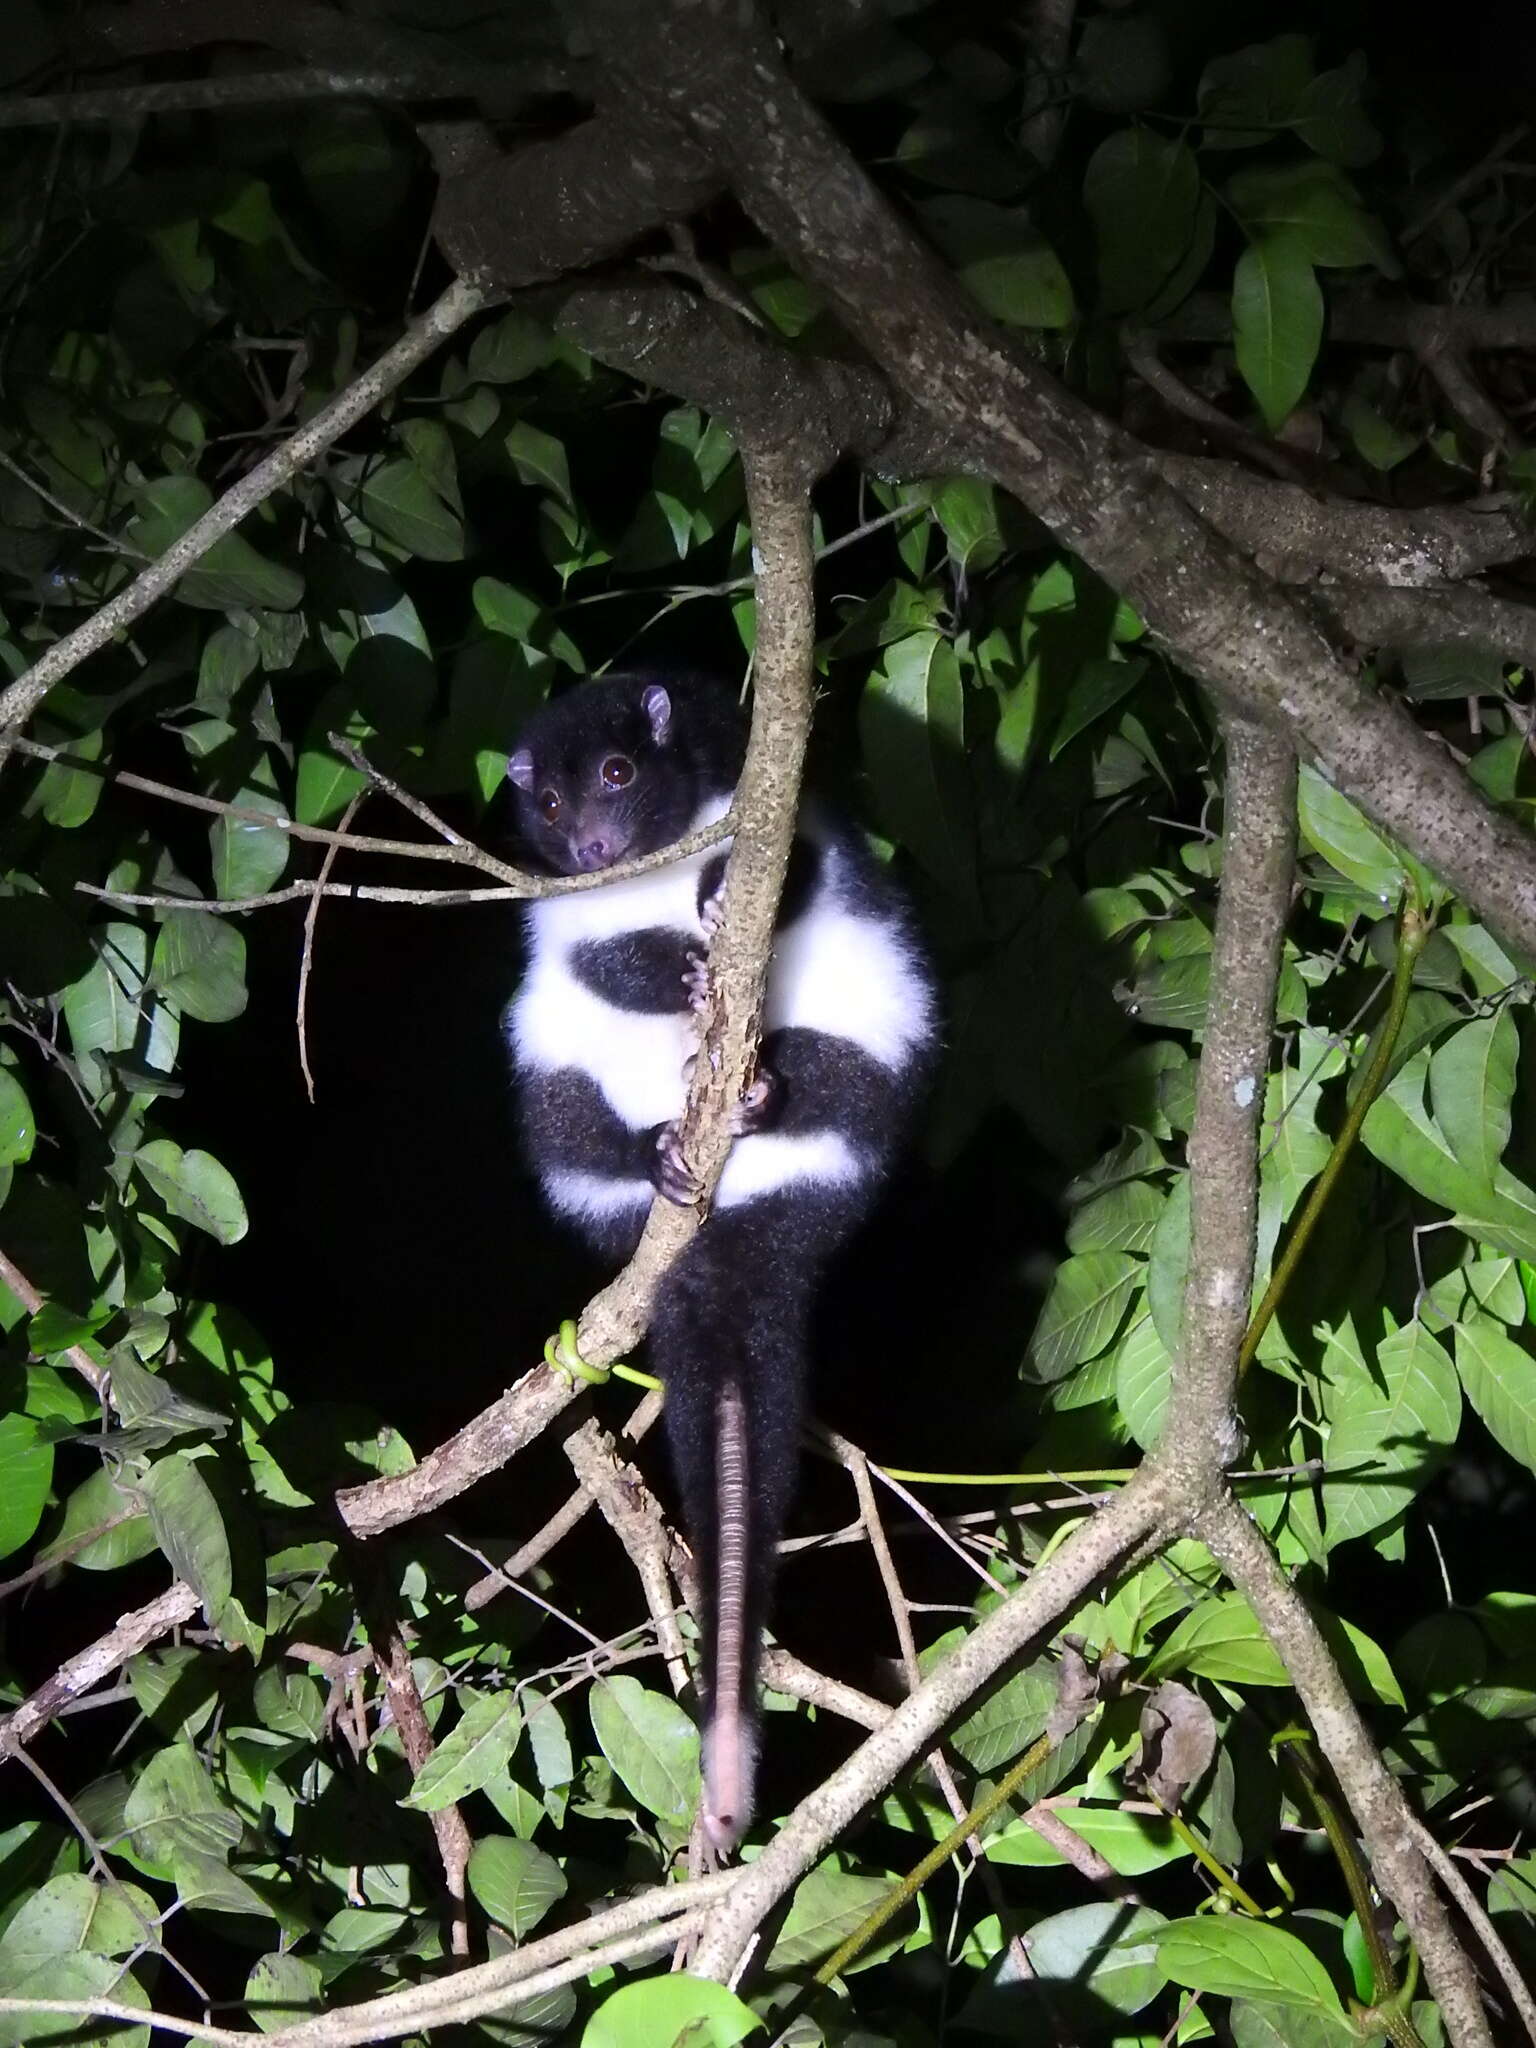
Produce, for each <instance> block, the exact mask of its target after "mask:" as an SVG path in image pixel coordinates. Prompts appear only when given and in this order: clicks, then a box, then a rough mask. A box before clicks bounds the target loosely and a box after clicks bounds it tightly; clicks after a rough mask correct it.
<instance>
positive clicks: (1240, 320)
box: [1232, 235, 1323, 431]
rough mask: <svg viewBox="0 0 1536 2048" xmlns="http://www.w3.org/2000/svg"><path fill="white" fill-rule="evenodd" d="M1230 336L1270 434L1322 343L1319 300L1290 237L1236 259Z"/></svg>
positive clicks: (1259, 244)
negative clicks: (1231, 335)
mask: <svg viewBox="0 0 1536 2048" xmlns="http://www.w3.org/2000/svg"><path fill="white" fill-rule="evenodd" d="M1232 334H1233V340H1234V342H1235V344H1236V348H1237V367H1238V369H1239V370H1240V371H1241V372H1242V377H1243V382H1244V383H1245V384H1246V385H1247V386H1248V389H1249V390H1250V391H1251V392H1252V393H1253V395H1254V397H1255V399H1257V401H1258V405H1259V410H1260V412H1262V413H1263V415H1264V419H1265V423H1266V425H1267V426H1268V427H1269V428H1270V429H1271V431H1273V430H1274V429H1275V428H1277V427H1279V426H1280V425H1282V424H1283V422H1284V421H1285V419H1286V418H1287V416H1288V415H1289V414H1290V413H1291V412H1292V411H1293V409H1294V408H1295V406H1296V404H1297V402H1298V401H1299V399H1300V398H1301V396H1302V394H1303V393H1304V392H1305V390H1306V388H1307V383H1308V380H1309V378H1310V377H1311V375H1312V365H1313V364H1314V363H1315V362H1316V361H1317V351H1318V348H1319V346H1320V345H1321V342H1322V338H1323V295H1322V292H1321V291H1320V290H1319V289H1318V283H1317V277H1316V274H1315V273H1314V271H1313V268H1312V265H1311V262H1310V261H1309V259H1308V257H1307V255H1306V252H1305V250H1304V249H1303V248H1302V246H1301V244H1300V243H1299V242H1297V241H1295V240H1294V239H1293V238H1292V237H1290V236H1288V235H1267V236H1264V237H1263V238H1261V239H1260V240H1257V241H1254V242H1252V243H1250V244H1249V246H1248V247H1247V248H1246V249H1245V250H1244V251H1243V253H1242V255H1241V256H1239V258H1238V259H1237V268H1236V270H1235V271H1234V273H1233V278H1232Z"/></svg>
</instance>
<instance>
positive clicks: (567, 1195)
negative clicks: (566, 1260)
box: [540, 1170, 656, 1217]
mask: <svg viewBox="0 0 1536 2048" xmlns="http://www.w3.org/2000/svg"><path fill="white" fill-rule="evenodd" d="M540 1179H541V1181H542V1182H543V1186H544V1192H545V1194H546V1195H547V1196H548V1197H549V1205H550V1207H551V1208H552V1209H558V1210H559V1211H560V1213H561V1214H562V1215H564V1216H577V1217H581V1216H590V1217H601V1216H621V1215H623V1214H624V1212H625V1211H626V1210H630V1209H648V1208H649V1207H650V1206H651V1197H652V1196H653V1195H654V1194H655V1192H656V1190H655V1189H654V1188H653V1187H652V1186H651V1184H650V1182H649V1181H648V1180H609V1179H608V1178H607V1176H606V1175H605V1174H601V1173H577V1172H574V1171H565V1170H561V1171H558V1172H554V1173H545V1174H541V1175H540Z"/></svg>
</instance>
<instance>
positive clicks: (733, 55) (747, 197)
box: [593, 0, 1536, 959]
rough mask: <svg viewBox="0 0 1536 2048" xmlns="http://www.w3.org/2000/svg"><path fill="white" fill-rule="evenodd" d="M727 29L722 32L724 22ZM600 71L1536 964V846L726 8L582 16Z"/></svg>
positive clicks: (865, 331) (1199, 654)
mask: <svg viewBox="0 0 1536 2048" xmlns="http://www.w3.org/2000/svg"><path fill="white" fill-rule="evenodd" d="M728 15H729V19H730V22H731V26H729V27H728V26H727V17H728ZM593 17H594V20H595V22H596V23H597V24H598V26H599V29H600V32H601V35H602V38H603V47H604V51H605V57H606V59H607V61H608V62H609V63H610V64H611V65H612V67H613V68H614V70H615V72H616V73H617V72H622V73H623V75H624V76H625V78H626V79H627V81H628V82H629V84H630V86H631V89H632V90H633V91H634V93H635V94H636V96H637V98H638V99H639V100H640V101H641V102H643V103H644V104H645V105H646V106H647V107H648V108H649V109H650V110H652V111H653V112H654V113H656V114H657V115H658V116H660V115H662V114H668V113H669V114H670V115H671V117H672V118H673V119H674V120H676V121H679V122H686V124H687V126H688V129H689V132H690V133H691V134H693V135H694V136H696V137H698V138H700V139H702V140H703V141H705V142H706V143H707V145H708V147H709V148H710V149H711V150H712V151H714V152H715V154H716V155H717V156H718V158H719V160H720V161H721V162H722V163H723V164H724V165H725V166H726V167H727V168H728V170H729V173H730V177H731V182H732V185H733V187H734V189H735V191H736V193H737V196H738V197H739V198H740V199H741V201H742V202H743V204H744V205H745V206H746V208H747V210H748V212H749V213H751V214H752V216H753V217H754V218H755V219H756V221H757V222H758V224H759V226H760V227H762V229H763V230H764V232H765V233H767V234H768V235H769V236H770V237H771V238H772V239H773V240H774V241H775V242H776V243H777V244H778V246H779V247H780V248H781V249H782V250H783V251H784V252H785V253H786V254H787V255H788V256H789V257H790V258H791V259H792V260H793V261H794V262H795V263H796V264H797V265H798V266H799V267H800V268H801V269H802V270H803V271H804V272H805V274H806V275H807V276H808V277H810V278H811V279H812V280H813V281H814V282H815V283H817V284H819V285H820V286H821V287H822V288H823V289H824V290H825V291H826V292H827V293H828V294H829V295H830V296H831V297H832V299H833V301H834V303H835V304H836V305H837V306H838V307H839V308H840V309H841V311H842V312H843V313H844V315H845V317H846V318H847V320H848V322H849V324H850V326H851V328H852V330H853V331H854V332H855V333H857V334H858V335H859V337H860V339H861V341H862V342H863V343H864V344H865V346H866V347H868V348H869V349H870V351H871V353H872V354H873V355H874V356H875V357H876V359H877V360H878V361H879V362H881V363H883V364H884V366H885V368H886V369H887V371H888V372H889V374H890V375H891V377H892V378H893V379H894V381H895V382H896V383H897V384H898V385H899V386H900V387H901V389H903V390H904V391H906V392H907V393H908V395H909V397H911V398H912V399H913V400H914V401H916V402H917V403H919V404H922V405H926V406H927V408H928V409H929V410H930V411H931V412H932V413H934V415H935V416H936V417H937V418H938V419H939V420H940V421H941V423H943V424H944V425H946V426H948V427H950V428H951V429H953V430H955V431H957V432H960V433H971V434H975V433H976V432H977V431H978V429H979V430H981V432H982V433H983V434H984V436H985V439H986V444H987V448H988V451H989V452H988V458H987V459H988V462H989V465H990V469H991V473H992V475H993V476H994V477H995V479H996V480H997V481H998V482H999V483H1001V484H1002V485H1003V486H1004V487H1005V488H1007V489H1009V490H1011V491H1013V492H1014V493H1015V495H1016V496H1018V497H1019V498H1020V499H1022V500H1023V502H1024V503H1025V504H1026V505H1027V506H1028V508H1029V509H1030V510H1031V511H1032V512H1034V513H1035V514H1036V515H1037V516H1038V517H1040V518H1041V519H1042V520H1044V521H1045V523H1046V524H1047V525H1048V526H1050V527H1051V528H1052V530H1053V531H1054V532H1055V533H1057V534H1058V535H1059V536H1060V537H1061V538H1062V539H1063V540H1064V541H1066V542H1067V544H1068V545H1069V546H1071V547H1073V548H1074V549H1076V551H1077V552H1078V553H1079V554H1080V555H1081V556H1082V557H1083V559H1084V560H1085V561H1086V562H1087V563H1088V564H1089V565H1090V566H1091V567H1092V568H1094V569H1095V570H1097V571H1098V573H1099V574H1101V575H1102V576H1103V577H1104V578H1105V580H1106V581H1107V582H1108V583H1109V584H1110V585H1111V586H1112V587H1113V588H1114V589H1116V590H1117V591H1119V592H1120V593H1121V594H1122V595H1123V596H1124V597H1125V598H1126V599H1127V600H1128V601H1129V602H1130V603H1132V604H1134V605H1135V606H1136V607H1137V609H1138V611H1140V613H1141V614H1142V616H1143V617H1144V618H1145V619H1146V621H1147V623H1148V625H1149V626H1150V628H1151V629H1152V631H1153V632H1154V634H1155V635H1156V636H1157V638H1158V639H1159V640H1160V641H1161V643H1162V644H1163V645H1164V646H1166V647H1167V648H1168V649H1169V651H1170V653H1172V654H1173V655H1174V657H1175V658H1176V659H1177V660H1178V661H1180V662H1181V663H1182V665H1183V666H1184V667H1185V668H1187V669H1188V670H1189V672H1190V673H1191V674H1192V675H1195V676H1197V677H1199V678H1201V679H1203V680H1205V681H1207V682H1209V683H1210V684H1211V685H1212V686H1213V687H1214V688H1216V689H1217V690H1218V691H1219V692H1220V693H1221V694H1222V695H1223V696H1224V697H1225V698H1226V699H1227V701H1228V703H1229V704H1231V705H1232V706H1233V708H1234V709H1236V710H1239V711H1241V712H1243V713H1244V714H1245V715H1247V716H1248V717H1250V718H1257V719H1259V720H1261V721H1264V722H1267V723H1271V724H1274V725H1277V726H1279V727H1280V728H1281V729H1284V730H1287V731H1289V732H1292V733H1293V734H1294V735H1295V737H1296V739H1297V740H1298V742H1299V743H1300V744H1301V745H1302V746H1303V747H1304V748H1305V749H1306V751H1307V752H1308V753H1309V754H1310V755H1311V756H1313V757H1314V758H1315V759H1316V760H1317V761H1318V762H1319V763H1320V764H1321V765H1322V766H1323V767H1324V769H1325V770H1326V772H1327V773H1328V774H1329V775H1330V776H1331V777H1332V779H1333V780H1334V781H1335V782H1336V783H1337V784H1338V786H1339V787H1340V788H1341V789H1342V790H1343V791H1344V792H1345V793H1346V794H1347V795H1349V796H1350V797H1352V798H1353V799H1354V800H1355V801H1356V802H1357V803H1359V804H1360V805H1361V806H1362V808H1363V809H1365V810H1366V811H1367V812H1368V813H1369V814H1370V815H1371V816H1372V817H1373V818H1374V819H1375V820H1376V821H1377V823H1378V824H1380V825H1382V826H1383V827H1385V828H1386V830H1388V831H1389V832H1392V833H1394V834H1395V835H1396V836H1397V837H1398V838H1400V839H1401V840H1402V841H1403V842H1404V843H1405V844H1406V845H1408V846H1410V847H1411V848H1412V849H1413V850H1414V851H1415V852H1416V853H1418V854H1419V855H1420V857H1421V858H1422V859H1423V860H1425V861H1426V862H1427V863H1428V864H1429V865H1430V866H1431V867H1433V868H1434V869H1435V870H1436V871H1437V872H1438V873H1439V874H1441V875H1442V876H1443V877H1444V878H1445V880H1446V881H1447V882H1448V883H1449V884H1450V885H1451V886H1452V887H1453V888H1454V889H1455V890H1457V892H1458V893H1459V894H1460V895H1461V896H1462V897H1463V898H1464V899H1465V900H1466V901H1467V903H1468V904H1469V905H1471V906H1472V907H1473V908H1474V909H1475V910H1477V911H1478V912H1479V913H1480V914H1481V916H1482V917H1483V918H1484V919H1485V921H1486V922H1487V923H1488V924H1489V925H1490V926H1491V927H1492V928H1493V929H1494V931H1495V932H1496V934H1497V935H1498V936H1499V937H1500V938H1501V939H1503V941H1504V942H1505V943H1506V945H1509V946H1511V947H1513V948H1514V949H1515V950H1516V951H1517V952H1519V953H1520V954H1521V955H1523V956H1524V957H1525V958H1527V959H1536V840H1533V839H1532V837H1531V835H1530V834H1529V833H1527V832H1526V831H1525V830H1524V829H1523V828H1522V827H1521V826H1520V825H1518V824H1516V823H1515V822H1513V821H1512V820H1510V819H1507V818H1505V817H1503V816H1502V815H1501V814H1500V813H1499V812H1498V811H1497V810H1496V809H1495V808H1494V807H1493V806H1492V805H1491V804H1490V803H1488V802H1487V801H1486V800H1485V799H1484V798H1483V796H1482V795H1481V793H1480V792H1479V791H1477V790H1476V789H1475V787H1474V786H1473V785H1472V784H1471V783H1470V782H1469V781H1468V780H1467V779H1466V777H1464V776H1463V775H1462V774H1461V773H1460V771H1459V770H1458V769H1457V767H1456V766H1455V764H1454V763H1453V762H1452V761H1451V760H1450V759H1448V757H1447V756H1446V755H1445V753H1444V752H1443V750H1442V749H1440V748H1439V747H1437V746H1436V745H1435V743H1434V741H1433V740H1432V739H1431V738H1430V737H1429V736H1428V735H1426V734H1425V733H1423V732H1421V731H1420V730H1419V728H1418V727H1417V726H1416V725H1415V724H1414V723H1413V721H1412V719H1411V718H1409V717H1408V716H1407V714H1406V713H1405V712H1404V711H1403V710H1402V709H1401V707H1400V706H1398V705H1396V704H1393V703H1391V702H1388V701H1386V700H1384V699H1382V698H1380V697H1378V696H1376V695H1375V694H1374V693H1373V692H1372V691H1370V690H1369V689H1367V688H1366V687H1365V685H1364V684H1363V683H1362V682H1361V681H1360V679H1359V678H1358V676H1356V675H1355V674H1354V673H1353V672H1352V671H1351V670H1350V669H1349V668H1347V667H1346V666H1345V665H1344V664H1343V662H1341V661H1340V659H1339V658H1338V656H1337V655H1336V653H1335V652H1334V650H1333V649H1332V648H1331V647H1330V646H1329V644H1328V642H1327V640H1326V639H1325V638H1324V636H1323V634H1322V632H1321V631H1320V629H1319V627H1318V625H1317V623H1316V621H1315V619H1314V618H1313V616H1312V615H1311V613H1310V612H1309V611H1308V610H1307V609H1305V608H1304V607H1303V606H1301V605H1299V604H1297V603H1296V602H1294V601H1293V600H1291V599H1290V598H1288V597H1287V596H1285V595H1284V594H1283V593H1282V592H1281V591H1279V590H1278V589H1277V588H1276V587H1275V586H1274V584H1273V583H1272V582H1271V581H1270V580H1269V579H1267V578H1265V577H1264V576H1262V575H1261V574H1260V573H1259V572H1258V570H1257V569H1256V568H1255V567H1254V565H1253V564H1252V563H1250V562H1248V561H1246V560H1245V559H1244V558H1243V557H1242V556H1241V555H1240V554H1238V552H1237V551H1236V550H1235V549H1234V548H1233V547H1232V546H1231V545H1230V543H1228V542H1226V541H1225V540H1223V539H1222V538H1221V537H1220V536H1219V535H1218V534H1217V533H1216V532H1215V530H1214V529H1213V528H1211V527H1210V526H1208V525H1207V524H1206V523H1205V522H1204V521H1203V520H1201V519H1200V518H1199V516H1198V515H1197V514H1196V513H1195V512H1194V511H1193V509H1192V508H1191V507H1190V506H1189V505H1188V504H1187V503H1186V502H1185V501H1184V500H1183V499H1182V498H1181V497H1180V496H1179V495H1178V493H1177V492H1175V491H1174V490H1173V489H1172V488H1171V487H1170V486H1169V485H1168V484H1166V483H1165V482H1164V481H1163V480H1162V478H1161V477H1160V476H1159V475H1158V473H1157V471H1156V469H1155V467H1154V466H1153V464H1152V463H1151V462H1150V461H1148V460H1147V459H1146V458H1145V457H1144V456H1142V455H1140V453H1139V452H1138V450H1137V449H1136V448H1135V446H1134V444H1132V443H1130V442H1129V441H1128V440H1127V438H1126V437H1125V436H1124V435H1123V434H1121V433H1120V432H1119V431H1118V430H1117V429H1115V428H1114V427H1113V426H1112V425H1110V424H1109V423H1108V422H1107V421H1105V420H1103V419H1102V418H1100V417H1099V415H1097V414H1096V413H1094V412H1093V411H1092V410H1091V409H1090V408H1089V407H1088V406H1086V405H1085V404H1083V403H1082V402H1081V401H1079V400H1078V399H1076V398H1074V397H1072V396H1071V395H1070V394H1069V393H1068V392H1066V391H1065V390H1063V389H1062V388H1061V387H1060V386H1059V385H1057V384H1056V383H1055V382H1054V381H1053V380H1052V378H1051V377H1050V376H1049V375H1048V373H1047V372H1046V371H1045V370H1044V368H1043V367H1042V366H1041V365H1040V364H1038V363H1036V362H1034V361H1033V360H1032V359H1031V358H1029V357H1028V356H1026V355H1025V354H1023V353H1022V352H1020V351H1015V350H1014V349H1012V348H1011V347H1010V346H1009V345H1008V344H1007V343H1006V342H1005V341H1004V340H1003V339H1002V338H1001V337H1000V336H998V335H997V334H995V333H994V331H993V330H992V329H991V328H990V327H989V326H988V325H987V324H986V322H985V321H984V320H983V319H982V318H981V317H980V315H978V314H976V313H974V312H972V311H970V310H969V309H967V308H966V306H965V305H964V303H963V302H962V300H961V299H960V297H959V293H958V288H957V286H956V285H955V282H954V279H953V278H952V277H951V275H950V273H949V272H948V271H947V270H946V269H945V267H944V266H943V265H942V264H941V263H940V262H939V260H938V259H937V257H935V256H934V255H933V254H932V253H931V252H930V251H929V250H928V249H927V248H926V247H925V246H924V245H923V244H922V243H921V242H919V241H918V239H917V238H916V236H915V235H914V234H913V233H912V231H911V230H910V229H909V228H908V227H907V226H906V224H905V222H904V221H902V220H901V219H900V218H899V217H898V216H897V214H896V213H895V211H894V210H893V209H892V208H891V207H890V206H889V205H888V204H887V202H886V201H885V200H884V199H883V198H882V197H881V196H880V195H879V194H878V193H877V192H876V190H875V189H874V187H873V186H872V185H871V184H870V182H869V180H868V179H867V178H866V176H865V175H864V173H863V171H862V170H861V169H860V167H859V166H858V164H857V163H856V162H855V161H854V159H853V158H852V157H851V156H850V155H849V153H848V152H847V151H846V149H845V148H844V147H843V145H842V144H841V143H840V142H839V140H838V139H837V137H836V136H835V135H834V134H833V133H832V131H831V129H830V128H829V127H828V126H827V124H826V123H825V122H824V121H823V120H822V118H821V116H820V115H819V114H818V113H817V112H816V110H815V109H814V108H812V107H811V106H810V105H809V103H808V102H807V101H806V100H805V99H804V97H803V96H802V95H801V94H800V93H799V92H798V91H797V90H796V89H795V87H794V86H793V84H792V83H791V81H790V80H789V78H788V76H787V74H786V72H785V70H784V67H783V65H782V63H781V61H780V59H779V55H778V52H777V50H776V48H775V47H774V45H773V42H772V40H771V38H770V37H768V36H767V34H766V33H765V32H764V31H763V30H762V29H761V27H760V25H759V24H758V23H757V22H756V21H755V20H753V21H748V22H747V23H746V24H745V25H740V24H739V23H738V22H737V19H736V10H735V9H734V8H733V7H732V8H729V9H728V8H727V4H726V0H710V4H707V5H705V4H688V5H685V4H683V0H655V4H654V5H653V6H651V7H648V8H646V9H644V10H640V9H635V8H634V7H633V6H632V5H631V4H629V0H593Z"/></svg>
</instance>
